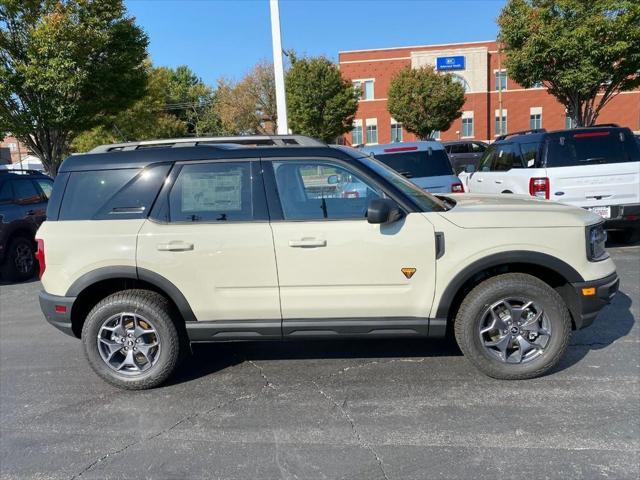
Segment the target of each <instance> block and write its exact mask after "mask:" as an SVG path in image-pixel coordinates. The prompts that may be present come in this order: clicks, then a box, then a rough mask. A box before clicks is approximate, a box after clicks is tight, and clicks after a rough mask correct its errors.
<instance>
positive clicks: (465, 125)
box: [462, 117, 473, 137]
mask: <svg viewBox="0 0 640 480" xmlns="http://www.w3.org/2000/svg"><path fill="white" fill-rule="evenodd" d="M462 136H463V137H473V117H467V118H463V119H462Z"/></svg>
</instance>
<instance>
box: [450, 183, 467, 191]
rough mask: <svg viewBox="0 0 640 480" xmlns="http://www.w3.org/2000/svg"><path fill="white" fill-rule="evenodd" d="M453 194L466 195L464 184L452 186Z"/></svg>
mask: <svg viewBox="0 0 640 480" xmlns="http://www.w3.org/2000/svg"><path fill="white" fill-rule="evenodd" d="M451 193H464V185H462V183H460V182H458V183H454V184H453V185H451Z"/></svg>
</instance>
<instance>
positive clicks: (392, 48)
mask: <svg viewBox="0 0 640 480" xmlns="http://www.w3.org/2000/svg"><path fill="white" fill-rule="evenodd" d="M496 41H497V40H495V39H494V40H476V41H473V42H455V43H437V44H432V45H407V46H405V47H386V48H385V47H382V48H365V49H362V50H339V51H338V55H340V54H342V53H361V52H378V51H385V50H405V49H408V48H437V47H455V46H460V45H478V44H481V43H495V42H496Z"/></svg>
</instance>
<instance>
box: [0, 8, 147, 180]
mask: <svg viewBox="0 0 640 480" xmlns="http://www.w3.org/2000/svg"><path fill="white" fill-rule="evenodd" d="M147 43H148V40H147V37H146V35H145V34H144V33H143V31H142V30H141V29H140V28H139V27H137V26H136V24H135V23H134V20H133V18H131V17H127V16H126V11H125V8H124V5H123V2H122V0H100V1H98V0H65V1H62V0H0V125H3V128H6V129H7V130H9V131H11V132H12V133H14V134H15V135H16V136H17V137H18V138H20V139H21V140H22V141H23V142H24V143H25V144H27V145H28V146H29V147H30V148H31V149H32V150H33V152H34V153H35V154H36V155H37V156H38V157H39V158H40V159H41V160H42V162H43V164H44V165H45V167H46V168H47V170H48V171H49V172H50V173H51V174H52V175H55V174H56V173H57V170H58V165H59V164H60V161H61V160H62V158H63V156H64V155H65V152H66V151H67V148H68V145H69V143H70V141H71V140H72V139H73V137H74V136H75V135H76V134H77V133H78V132H80V131H83V130H86V129H87V128H91V127H92V126H93V125H96V124H98V123H99V122H100V120H101V119H102V118H103V117H104V116H105V115H110V114H115V113H117V112H119V111H122V110H123V109H125V108H127V107H129V106H130V105H131V104H132V103H133V102H134V101H135V100H136V99H138V98H140V97H141V96H142V95H143V94H144V89H145V84H146V72H145V69H144V65H143V61H144V59H145V57H146V48H147Z"/></svg>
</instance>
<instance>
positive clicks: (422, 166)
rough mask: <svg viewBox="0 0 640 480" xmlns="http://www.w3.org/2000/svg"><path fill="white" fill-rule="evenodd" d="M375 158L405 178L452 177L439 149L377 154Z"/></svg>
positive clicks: (446, 161)
mask: <svg viewBox="0 0 640 480" xmlns="http://www.w3.org/2000/svg"><path fill="white" fill-rule="evenodd" d="M452 153H453V152H452ZM375 158H376V159H378V160H380V161H381V162H382V163H384V164H385V165H387V166H388V167H391V168H393V169H394V170H395V171H396V172H398V173H400V174H402V175H404V176H405V177H407V178H421V177H438V176H441V175H453V168H452V167H451V163H450V162H449V157H447V154H446V152H445V151H444V150H440V149H438V150H434V149H431V148H430V149H428V150H420V151H415V152H402V153H387V154H377V155H375Z"/></svg>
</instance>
